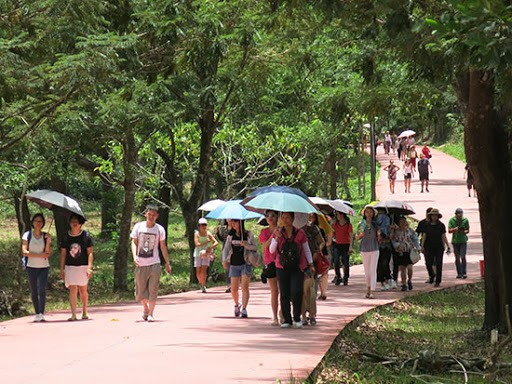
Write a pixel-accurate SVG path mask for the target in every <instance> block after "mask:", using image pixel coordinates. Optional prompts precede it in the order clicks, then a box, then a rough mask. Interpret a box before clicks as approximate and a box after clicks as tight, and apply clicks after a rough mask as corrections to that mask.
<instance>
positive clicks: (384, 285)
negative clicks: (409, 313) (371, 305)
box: [380, 283, 390, 291]
mask: <svg viewBox="0 0 512 384" xmlns="http://www.w3.org/2000/svg"><path fill="white" fill-rule="evenodd" d="M389 288H390V287H389V285H388V283H384V284H382V286H381V287H380V290H381V291H389Z"/></svg>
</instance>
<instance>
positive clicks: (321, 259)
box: [314, 252, 331, 275]
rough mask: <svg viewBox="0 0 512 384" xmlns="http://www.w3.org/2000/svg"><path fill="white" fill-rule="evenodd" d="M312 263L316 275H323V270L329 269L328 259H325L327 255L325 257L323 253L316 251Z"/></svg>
mask: <svg viewBox="0 0 512 384" xmlns="http://www.w3.org/2000/svg"><path fill="white" fill-rule="evenodd" d="M314 263H315V270H316V273H317V275H323V274H324V273H325V272H327V271H328V270H329V267H330V266H331V263H330V262H329V259H327V257H325V255H324V254H323V253H322V252H319V253H318V257H317V258H316V260H315V262H314Z"/></svg>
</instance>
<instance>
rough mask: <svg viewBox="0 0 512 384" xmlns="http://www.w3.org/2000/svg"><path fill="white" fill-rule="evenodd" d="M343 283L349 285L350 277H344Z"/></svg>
mask: <svg viewBox="0 0 512 384" xmlns="http://www.w3.org/2000/svg"><path fill="white" fill-rule="evenodd" d="M343 285H348V277H345V278H344V279H343Z"/></svg>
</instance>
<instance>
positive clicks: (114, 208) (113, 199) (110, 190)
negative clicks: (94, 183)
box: [101, 180, 120, 239]
mask: <svg viewBox="0 0 512 384" xmlns="http://www.w3.org/2000/svg"><path fill="white" fill-rule="evenodd" d="M119 200H120V198H119V191H118V190H117V189H116V188H114V186H113V185H112V184H111V183H109V182H107V181H105V180H102V181H101V237H102V238H103V239H111V238H112V228H117V219H116V218H117V214H118V212H119V205H120V201H119Z"/></svg>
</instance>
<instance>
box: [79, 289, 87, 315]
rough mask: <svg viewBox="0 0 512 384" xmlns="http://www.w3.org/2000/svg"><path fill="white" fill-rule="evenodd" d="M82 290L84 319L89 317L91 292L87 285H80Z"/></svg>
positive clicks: (81, 298) (81, 299)
mask: <svg viewBox="0 0 512 384" xmlns="http://www.w3.org/2000/svg"><path fill="white" fill-rule="evenodd" d="M78 289H79V291H80V301H81V302H82V319H83V318H87V303H88V302H89V292H87V285H81V286H79V287H78Z"/></svg>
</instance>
